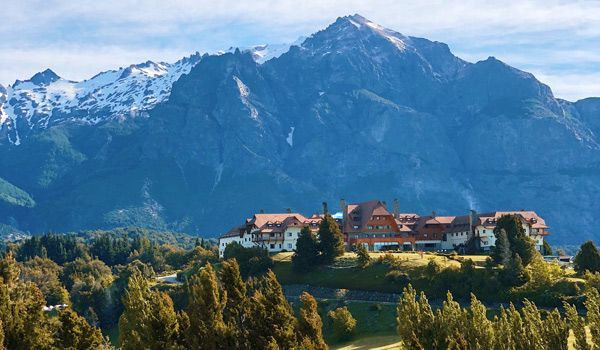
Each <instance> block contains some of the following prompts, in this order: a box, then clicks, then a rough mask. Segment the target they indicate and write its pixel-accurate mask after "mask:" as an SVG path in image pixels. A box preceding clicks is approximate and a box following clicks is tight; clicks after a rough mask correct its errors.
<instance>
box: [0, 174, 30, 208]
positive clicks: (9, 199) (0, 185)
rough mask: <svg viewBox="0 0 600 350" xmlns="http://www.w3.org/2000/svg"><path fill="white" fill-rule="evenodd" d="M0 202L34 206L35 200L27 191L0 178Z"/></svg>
mask: <svg viewBox="0 0 600 350" xmlns="http://www.w3.org/2000/svg"><path fill="white" fill-rule="evenodd" d="M0 202H4V203H5V204H9V205H14V206H20V207H27V208H33V207H34V206H35V201H34V200H33V198H31V196H30V195H29V193H27V192H25V191H23V190H22V189H20V188H18V187H17V186H15V185H13V184H11V183H10V182H8V181H6V180H4V179H2V178H0Z"/></svg>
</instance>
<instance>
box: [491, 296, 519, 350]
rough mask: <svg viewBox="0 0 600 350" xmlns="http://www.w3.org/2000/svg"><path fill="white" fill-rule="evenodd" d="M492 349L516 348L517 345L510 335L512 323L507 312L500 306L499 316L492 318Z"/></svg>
mask: <svg viewBox="0 0 600 350" xmlns="http://www.w3.org/2000/svg"><path fill="white" fill-rule="evenodd" d="M493 325H494V334H495V337H494V350H505V349H506V350H516V348H517V346H516V344H515V340H514V338H513V336H512V325H511V322H510V319H509V315H508V312H507V311H506V309H505V308H504V307H503V306H502V307H500V316H499V317H498V316H497V317H495V318H494V322H493Z"/></svg>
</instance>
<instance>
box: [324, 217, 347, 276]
mask: <svg viewBox="0 0 600 350" xmlns="http://www.w3.org/2000/svg"><path fill="white" fill-rule="evenodd" d="M319 247H320V250H321V257H322V259H323V262H324V263H326V264H330V263H332V262H333V261H334V259H335V258H336V257H338V256H341V255H343V254H344V235H343V234H342V231H341V230H340V227H339V225H338V224H337V222H336V221H335V219H334V218H333V217H332V216H331V215H330V214H325V217H324V218H323V220H321V224H320V225H319Z"/></svg>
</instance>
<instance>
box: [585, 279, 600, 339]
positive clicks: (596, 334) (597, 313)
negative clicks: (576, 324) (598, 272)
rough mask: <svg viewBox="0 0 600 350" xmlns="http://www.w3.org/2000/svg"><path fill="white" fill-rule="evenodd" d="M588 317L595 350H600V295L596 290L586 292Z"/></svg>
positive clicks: (591, 289) (589, 289)
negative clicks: (599, 349)
mask: <svg viewBox="0 0 600 350" xmlns="http://www.w3.org/2000/svg"><path fill="white" fill-rule="evenodd" d="M584 305H585V310H586V317H587V321H588V325H589V329H590V333H591V335H592V342H593V343H594V344H598V345H596V347H595V349H598V348H600V294H599V293H598V290H597V289H596V288H588V290H587V291H586V292H585V302H584Z"/></svg>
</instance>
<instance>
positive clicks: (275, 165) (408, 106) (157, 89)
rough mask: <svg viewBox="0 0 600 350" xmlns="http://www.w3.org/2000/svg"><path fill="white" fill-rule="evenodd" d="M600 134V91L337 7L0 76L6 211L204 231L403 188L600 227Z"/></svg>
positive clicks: (577, 229)
mask: <svg viewBox="0 0 600 350" xmlns="http://www.w3.org/2000/svg"><path fill="white" fill-rule="evenodd" d="M599 135H600V98H588V99H584V100H580V101H576V102H571V101H566V100H562V99H559V98H556V97H555V96H554V95H553V93H552V90H551V89H550V87H548V86H547V85H545V84H543V83H541V82H540V81H538V80H537V79H536V78H535V77H534V76H533V75H532V74H530V73H527V72H524V71H521V70H518V69H516V68H513V67H511V66H509V65H507V64H505V63H503V62H501V61H499V60H497V59H495V58H493V57H490V58H488V59H486V60H484V61H480V62H477V63H470V62H467V61H464V60H462V59H460V58H459V57H456V56H455V55H454V54H453V53H452V52H451V51H450V49H449V47H448V46H447V45H446V44H444V43H440V42H436V41H430V40H427V39H423V38H417V37H410V36H404V35H402V34H400V33H397V32H395V31H393V30H390V29H387V28H384V27H382V26H380V25H377V24H376V23H373V22H371V21H369V20H367V19H365V18H364V17H362V16H360V15H353V16H346V17H341V18H338V19H337V20H336V21H335V22H334V23H332V24H331V25H329V26H328V27H327V28H325V29H323V30H321V31H319V32H317V33H314V34H312V35H311V36H309V37H307V38H306V39H303V40H301V41H299V42H296V43H294V44H292V45H291V46H288V45H284V46H282V45H279V46H278V45H273V46H270V47H269V46H255V47H252V48H246V49H231V50H228V51H226V52H221V53H218V54H212V55H208V54H204V55H200V54H198V53H196V54H194V55H192V56H190V57H186V58H184V59H182V60H180V61H178V62H176V63H173V64H168V63H154V62H150V61H148V62H146V63H143V64H138V65H132V66H129V67H127V68H120V69H118V70H113V71H107V72H102V73H99V74H98V75H96V76H94V77H93V78H91V79H89V80H85V81H82V82H74V81H69V80H66V79H63V78H61V77H59V76H58V75H57V74H55V73H54V72H52V71H51V70H46V71H44V72H40V73H38V74H35V75H34V76H33V77H31V78H30V79H28V80H25V81H16V82H15V83H14V84H13V85H11V86H9V87H2V86H0V164H1V167H0V223H2V224H4V225H10V226H12V227H14V228H17V229H20V230H23V231H28V232H33V233H36V232H43V231H48V230H56V231H69V230H79V229H86V228H109V227H116V226H124V225H139V226H145V227H150V228H155V229H171V230H178V231H187V232H191V233H197V234H201V235H205V236H212V235H216V234H219V233H222V232H224V231H225V230H226V229H228V228H230V227H231V226H233V225H236V224H239V223H241V222H243V220H244V219H245V218H246V217H249V216H250V215H251V214H252V213H253V212H255V211H259V210H261V209H264V210H266V211H284V210H286V209H287V208H291V209H293V210H294V211H300V212H305V213H307V214H310V213H312V212H314V211H317V210H318V208H319V206H320V203H321V202H322V201H329V202H330V207H335V203H337V201H338V200H339V199H340V198H345V199H346V200H348V201H354V200H356V201H360V200H367V199H373V198H378V199H383V200H385V199H387V200H388V201H391V199H392V198H399V199H400V203H401V210H402V211H410V212H418V213H423V214H428V213H429V212H431V211H436V212H437V213H438V214H456V215H458V214H464V213H466V212H467V211H468V210H469V209H475V210H478V211H489V210H509V209H530V210H535V211H536V212H538V214H540V215H541V216H542V217H544V218H545V219H546V222H547V223H548V224H549V225H550V226H551V232H552V236H551V237H550V241H551V242H557V243H561V244H562V243H578V242H581V241H583V240H585V239H593V238H596V237H598V238H600V236H599V235H600V233H598V232H597V230H596V227H595V223H596V220H595V219H596V218H595V215H597V213H600V138H599Z"/></svg>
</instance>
